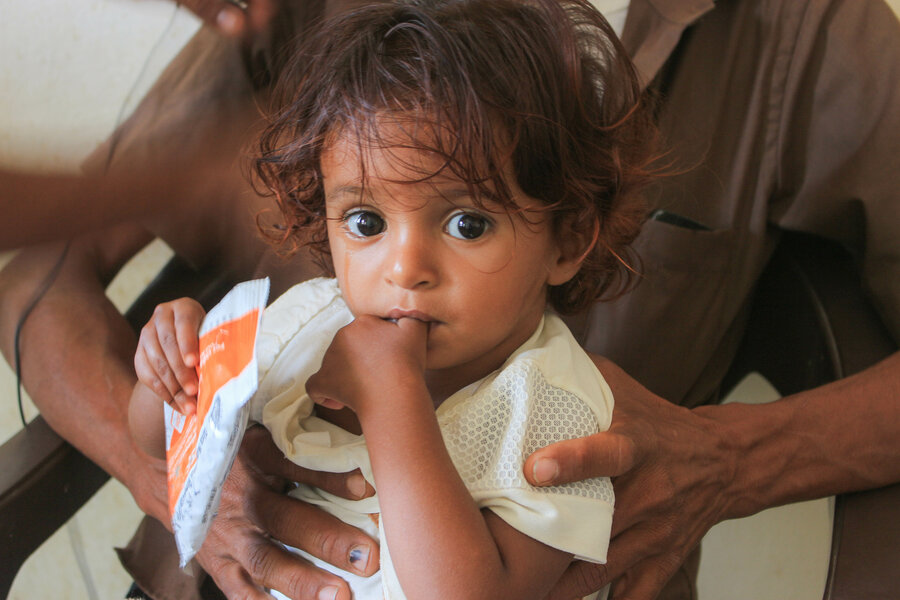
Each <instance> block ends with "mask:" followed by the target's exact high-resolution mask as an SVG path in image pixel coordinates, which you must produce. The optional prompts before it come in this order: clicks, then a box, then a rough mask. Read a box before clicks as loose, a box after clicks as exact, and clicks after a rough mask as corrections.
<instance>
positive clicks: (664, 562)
mask: <svg viewBox="0 0 900 600" xmlns="http://www.w3.org/2000/svg"><path fill="white" fill-rule="evenodd" d="M680 566H681V561H679V560H676V559H675V557H674V556H672V555H662V554H661V555H656V556H652V557H650V558H648V559H646V560H644V561H641V563H639V564H638V565H636V566H635V567H634V568H633V569H631V570H629V571H627V572H626V573H625V574H624V575H623V576H622V577H619V578H618V579H616V580H615V581H614V582H613V584H612V593H611V594H610V597H611V598H612V600H654V599H655V598H657V597H658V596H659V594H660V592H662V590H663V588H664V587H665V586H666V583H668V581H669V580H670V579H671V578H672V576H673V575H675V573H676V572H677V571H678V568H679V567H680Z"/></svg>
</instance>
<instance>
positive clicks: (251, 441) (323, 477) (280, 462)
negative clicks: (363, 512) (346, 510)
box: [242, 426, 375, 500]
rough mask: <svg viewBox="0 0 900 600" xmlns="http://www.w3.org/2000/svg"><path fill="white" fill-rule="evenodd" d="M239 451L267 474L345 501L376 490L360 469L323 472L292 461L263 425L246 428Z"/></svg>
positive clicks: (359, 497)
mask: <svg viewBox="0 0 900 600" xmlns="http://www.w3.org/2000/svg"><path fill="white" fill-rule="evenodd" d="M242 451H243V452H244V453H245V455H246V456H248V457H249V458H250V460H251V461H252V463H253V464H254V465H255V466H256V468H257V469H259V470H260V471H261V472H262V473H264V474H266V475H275V476H276V477H279V478H281V479H283V480H286V481H294V482H297V483H305V484H307V485H311V486H313V487H317V488H319V489H323V490H325V491H327V492H330V493H332V494H335V495H337V496H340V497H342V498H347V499H348V500H359V499H361V498H368V497H369V496H372V495H373V494H374V493H375V488H373V487H372V486H371V485H369V484H368V483H367V482H366V480H365V478H364V477H363V476H362V474H361V473H360V472H359V469H356V470H355V471H350V472H349V473H323V472H320V471H312V470H310V469H304V468H303V467H300V466H298V465H296V464H294V463H293V462H291V461H290V460H288V459H287V458H285V457H284V453H282V452H281V450H279V449H278V447H277V446H276V445H275V442H273V441H272V436H271V435H270V434H269V432H268V431H267V430H266V429H265V428H264V427H260V426H255V427H251V428H250V429H248V430H247V432H246V433H245V434H244V442H243V448H242Z"/></svg>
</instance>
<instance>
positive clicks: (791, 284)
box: [723, 233, 900, 600]
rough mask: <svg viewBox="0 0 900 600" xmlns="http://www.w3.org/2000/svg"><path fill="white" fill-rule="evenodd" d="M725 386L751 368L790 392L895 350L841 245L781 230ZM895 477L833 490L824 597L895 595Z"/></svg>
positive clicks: (899, 592)
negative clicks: (867, 486)
mask: <svg viewBox="0 0 900 600" xmlns="http://www.w3.org/2000/svg"><path fill="white" fill-rule="evenodd" d="M746 331H747V332H746V334H745V336H744V340H743V341H742V343H741V347H740V349H739V351H738V354H737V356H736V357H735V360H734V361H733V363H732V367H731V370H730V372H729V374H728V376H727V377H726V379H725V382H724V383H723V389H726V390H727V389H729V388H730V387H731V386H733V385H734V384H736V383H737V382H738V381H739V380H740V379H741V378H743V376H745V375H747V374H748V373H751V372H757V373H760V374H761V375H763V376H764V377H765V378H766V379H768V380H769V382H771V383H772V385H773V386H774V387H775V388H776V389H777V390H778V391H779V392H780V393H781V394H782V395H785V396H787V395H790V394H793V393H796V392H800V391H803V390H806V389H810V388H813V387H817V386H819V385H822V384H825V383H828V382H830V381H834V380H836V379H840V378H843V377H845V376H848V375H852V374H854V373H857V372H859V371H862V370H864V369H865V368H867V367H869V366H871V365H873V364H875V363H876V362H878V361H879V360H881V359H883V358H885V357H887V356H888V355H890V354H891V353H893V352H894V351H896V350H897V344H896V343H895V341H894V340H893V338H892V337H891V336H890V335H889V333H888V331H887V329H886V328H885V326H884V324H883V323H882V321H881V319H880V318H879V316H878V314H877V313H876V312H875V310H874V309H873V307H872V306H871V304H870V303H869V301H868V300H867V299H866V297H865V295H864V294H863V291H862V285H861V282H860V278H859V274H858V272H857V269H856V265H855V262H854V260H853V259H852V257H851V256H850V255H849V254H848V253H847V252H846V251H845V250H844V249H843V248H842V247H840V246H839V245H837V244H834V243H832V242H828V241H825V240H822V239H820V238H816V237H813V236H809V235H803V234H797V233H788V234H785V236H784V239H783V240H782V242H781V244H780V245H779V247H778V249H777V251H776V253H775V255H774V256H773V257H772V260H771V261H770V263H769V265H768V266H767V268H766V270H765V273H764V274H763V276H762V278H761V279H760V281H759V284H758V286H757V291H756V295H755V297H754V300H753V304H752V307H751V312H750V317H749V322H748V326H747V330H746ZM898 566H900V484H895V485H892V486H888V487H885V488H882V489H878V490H870V491H865V492H858V493H852V494H843V495H840V496H838V497H837V499H836V503H835V513H834V525H833V531H832V542H831V558H830V561H829V567H828V578H827V581H826V585H825V594H824V600H857V599H858V600H863V599H865V600H881V599H884V600H887V599H891V600H896V599H897V598H900V568H898Z"/></svg>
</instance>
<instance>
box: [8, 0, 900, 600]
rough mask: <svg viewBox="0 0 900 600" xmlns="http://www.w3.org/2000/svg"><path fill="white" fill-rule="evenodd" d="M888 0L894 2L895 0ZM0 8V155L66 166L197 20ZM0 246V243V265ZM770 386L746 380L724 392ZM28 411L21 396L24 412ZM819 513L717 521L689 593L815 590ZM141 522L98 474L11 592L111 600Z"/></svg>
mask: <svg viewBox="0 0 900 600" xmlns="http://www.w3.org/2000/svg"><path fill="white" fill-rule="evenodd" d="M888 3H889V4H890V5H891V7H892V8H893V9H894V11H895V12H900V0H888ZM0 14H2V15H3V18H2V19H0V165H3V166H7V167H18V168H27V169H33V170H40V171H66V172H77V171H78V168H79V165H80V163H81V161H82V160H83V159H84V157H85V156H86V155H87V154H89V153H90V152H91V151H92V150H93V149H94V148H95V147H96V146H97V145H98V144H99V143H101V142H102V141H103V140H104V139H105V138H106V137H107V136H108V135H109V133H110V132H111V131H112V130H113V129H114V128H115V126H116V125H117V124H118V123H120V122H121V121H123V120H124V119H125V118H126V117H127V116H128V114H129V113H130V111H131V110H132V109H133V108H134V106H135V104H136V103H137V102H138V101H139V100H140V98H141V96H142V95H143V93H144V92H145V91H146V90H147V88H148V87H149V86H150V85H151V84H152V83H153V81H154V79H155V78H156V76H157V75H158V73H159V72H160V71H161V70H162V69H163V68H164V66H165V65H166V63H167V62H168V61H169V60H170V59H171V58H172V56H174V54H175V53H176V52H177V51H178V50H179V49H180V48H181V47H182V46H183V44H184V43H185V42H186V41H187V40H188V39H189V38H190V36H191V35H192V34H193V33H194V32H195V31H196V29H197V27H198V26H199V25H198V21H197V20H196V19H195V18H194V17H193V16H192V15H191V14H190V13H189V12H188V11H187V10H185V9H179V8H177V6H176V5H175V4H174V3H173V2H168V1H166V0H28V1H27V2H22V1H18V2H14V1H12V0H0ZM0 218H4V217H3V216H2V215H0ZM11 255H12V253H6V254H3V253H0V267H2V265H4V264H5V263H6V262H7V261H8V260H9V257H10V256H11ZM170 255H171V252H170V251H169V250H168V248H166V247H165V246H164V245H163V244H161V243H158V242H157V243H154V244H153V245H151V246H150V247H149V248H148V249H147V250H145V251H144V252H143V253H141V254H140V255H139V256H137V257H136V258H135V259H134V260H133V261H132V262H131V263H130V264H129V265H128V267H126V269H125V270H124V272H123V273H122V274H121V275H120V276H119V277H117V278H116V280H115V281H114V282H113V283H112V285H111V286H110V288H109V290H108V295H109V296H110V298H111V299H112V300H113V302H114V303H115V304H116V305H117V306H118V307H119V308H120V309H124V308H125V307H127V306H128V304H129V303H130V302H131V301H132V300H133V299H134V298H135V297H136V295H137V293H138V292H139V291H140V290H141V289H143V287H144V286H146V285H147V283H148V282H149V281H150V279H151V278H152V277H153V275H155V273H156V271H157V270H158V269H159V267H160V266H161V265H162V264H163V263H164V262H165V261H166V260H167V259H168V257H169V256H170ZM777 397H778V393H777V391H776V390H774V389H772V388H771V386H769V385H768V383H767V382H766V381H764V380H762V379H761V378H758V377H751V378H750V379H748V380H747V381H745V382H744V384H743V385H742V386H740V388H739V389H738V390H736V391H735V394H734V396H733V397H732V400H739V401H742V402H766V401H770V400H772V399H775V398H777ZM36 413H37V411H36V409H35V408H34V407H33V405H31V404H30V402H28V400H27V398H26V401H25V414H26V418H29V419H30V418H31V417H33V416H34V415H35V414H36ZM20 427H21V422H20V419H19V414H18V408H17V404H16V383H15V377H14V374H13V373H12V371H11V370H10V369H9V368H8V366H7V365H6V363H5V362H3V363H2V364H0V443H2V442H3V441H5V440H6V439H8V438H9V436H11V435H12V434H13V433H15V432H16V431H17V430H18V429H19V428H20ZM831 512H832V507H831V502H830V501H829V500H821V501H816V502H807V503H801V504H796V505H791V506H786V507H781V508H778V509H772V510H769V511H765V512H763V513H760V514H759V515H756V516H754V517H750V518H748V519H740V520H737V521H729V522H726V523H722V524H720V525H718V526H717V527H715V528H714V529H713V530H712V531H710V533H709V534H708V536H707V538H706V540H705V541H704V546H703V558H702V561H701V574H700V600H743V599H747V600H750V599H757V598H767V599H768V600H779V599H783V600H818V599H819V598H821V597H822V590H823V589H824V586H825V575H826V571H827V561H828V552H829V544H830V539H831ZM139 519H140V511H139V510H138V509H137V507H136V506H135V504H134V502H133V500H132V498H131V496H130V494H129V493H128V491H127V490H126V489H125V488H124V487H122V486H121V485H119V484H118V483H117V482H115V481H112V482H110V483H108V484H107V485H106V486H105V487H104V488H103V489H102V490H101V491H100V492H99V493H98V494H97V495H96V496H95V497H94V498H93V499H92V500H91V501H90V503H89V504H88V505H87V506H86V507H85V508H84V509H82V511H81V512H80V513H79V514H78V515H77V516H76V517H75V518H73V519H72V520H71V521H70V522H69V523H68V524H67V525H66V526H65V527H63V528H62V529H60V531H58V532H57V533H56V535H54V536H53V537H52V538H51V539H50V540H49V541H48V542H47V543H46V544H45V545H44V546H42V547H41V549H40V550H38V552H37V553H35V554H34V555H33V556H32V557H31V558H30V559H29V561H28V562H27V563H26V564H25V566H24V568H23V569H22V571H21V572H20V573H19V576H18V578H17V579H16V582H15V584H14V585H13V589H12V591H11V595H10V598H11V599H13V600H25V599H35V598H65V599H67V600H101V599H102V600H107V599H116V598H123V597H124V595H125V591H126V590H127V589H128V586H129V585H130V580H129V578H128V576H127V575H126V574H125V572H124V571H123V570H122V569H121V567H119V563H118V560H117V558H116V556H115V552H114V550H113V548H114V547H115V546H122V545H125V544H126V543H127V541H128V539H129V537H130V535H131V533H132V531H133V529H134V527H135V526H136V525H137V522H138V520H139ZM51 565H52V573H53V575H52V576H48V574H49V573H50V570H49V569H50V568H51Z"/></svg>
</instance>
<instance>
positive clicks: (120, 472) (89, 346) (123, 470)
mask: <svg viewBox="0 0 900 600" xmlns="http://www.w3.org/2000/svg"><path fill="white" fill-rule="evenodd" d="M60 252H61V246H56V247H53V246H48V247H43V248H31V249H28V250H25V251H23V252H22V253H20V254H19V255H18V256H17V257H16V258H15V259H14V260H13V261H12V262H11V263H10V264H9V265H7V268H6V269H4V271H3V273H2V274H0V342H2V350H3V353H4V355H5V356H6V358H7V360H8V361H9V362H10V364H12V363H13V361H14V351H13V350H14V349H13V338H14V332H15V329H16V325H17V324H18V322H19V320H20V317H21V315H22V314H23V311H24V309H25V307H26V306H27V305H28V303H29V302H30V301H31V300H32V298H33V297H34V294H35V291H36V290H37V289H38V288H39V287H40V286H41V284H42V283H43V281H44V278H45V276H46V274H47V273H48V272H49V270H50V269H51V267H52V266H53V264H54V263H55V262H56V260H57V258H58V257H59V256H60ZM95 258H96V255H92V253H91V252H90V251H88V250H87V249H86V247H84V246H81V245H79V244H74V245H73V247H72V248H71V249H70V252H69V255H68V256H67V258H66V261H65V263H64V264H63V266H62V269H61V270H60V272H59V274H58V276H57V277H56V279H55V281H54V283H53V285H52V286H51V287H50V288H49V289H48V290H47V292H46V293H45V294H44V296H43V297H42V298H41V300H40V302H39V303H38V304H37V306H36V307H35V309H34V310H33V312H32V313H31V315H30V316H29V317H28V320H27V322H26V323H25V325H24V327H23V329H22V333H21V339H20V351H21V355H20V356H21V362H22V374H23V380H24V384H25V387H26V389H27V390H28V392H29V394H30V395H31V397H32V399H33V400H34V402H35V404H37V406H38V408H39V409H40V410H41V414H42V415H43V416H44V418H45V419H46V420H47V422H48V423H49V424H50V426H51V427H53V429H54V430H56V431H57V433H59V434H60V435H61V436H62V437H63V438H65V439H66V440H68V441H69V442H70V443H72V444H73V445H74V446H76V447H77V448H78V449H79V450H81V451H82V452H83V453H84V454H85V455H87V456H88V457H89V458H90V459H91V460H93V461H95V462H96V463H97V464H98V465H100V466H101V467H102V468H103V469H104V470H106V471H107V472H108V473H110V474H111V475H112V476H113V477H115V478H117V479H119V480H120V481H122V482H123V483H124V484H125V485H126V486H128V488H129V489H130V490H131V492H132V494H134V496H135V498H136V500H137V501H138V503H139V505H140V506H141V508H142V509H143V510H145V511H146V512H148V513H149V514H152V515H154V516H156V517H158V518H165V514H166V510H165V497H164V494H165V484H164V477H165V467H164V464H163V463H162V461H152V460H150V459H149V458H148V457H146V456H145V455H144V454H143V453H141V452H140V451H139V450H138V449H137V448H136V446H135V445H134V443H133V442H132V440H131V437H130V435H129V432H128V428H127V401H128V398H129V396H130V393H131V389H132V387H133V384H134V374H133V368H132V366H131V357H132V356H133V351H134V344H135V340H134V334H133V333H132V332H131V330H130V328H129V326H128V324H127V323H126V322H125V320H124V318H123V317H122V316H121V315H120V314H119V313H118V311H117V310H116V309H115V307H114V306H112V304H111V303H110V302H109V301H108V300H107V299H106V297H105V294H104V284H105V281H104V277H102V276H101V275H102V270H103V269H102V268H101V267H102V265H101V264H99V263H98V262H97V261H95V260H94V259H95Z"/></svg>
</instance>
